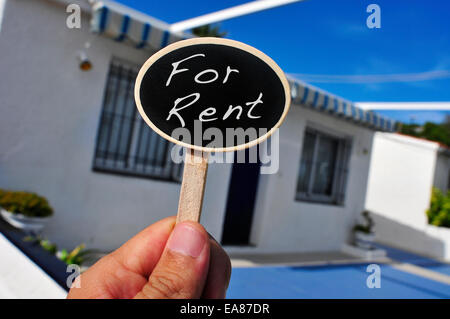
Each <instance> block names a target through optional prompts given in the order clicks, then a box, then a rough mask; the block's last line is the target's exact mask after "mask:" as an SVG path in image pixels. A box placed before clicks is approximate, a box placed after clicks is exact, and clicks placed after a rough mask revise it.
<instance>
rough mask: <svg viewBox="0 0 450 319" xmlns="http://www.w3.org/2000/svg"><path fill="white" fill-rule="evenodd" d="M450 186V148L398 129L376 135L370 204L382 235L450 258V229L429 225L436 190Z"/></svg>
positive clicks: (379, 237) (394, 242)
mask: <svg viewBox="0 0 450 319" xmlns="http://www.w3.org/2000/svg"><path fill="white" fill-rule="evenodd" d="M432 187H437V188H440V189H441V190H443V191H444V192H445V191H447V190H448V189H449V188H450V150H449V149H448V148H447V147H445V146H442V145H440V144H439V143H436V142H431V141H427V140H424V139H420V138H415V137H411V136H406V135H401V134H397V133H381V132H378V133H376V134H375V139H374V143H373V147H372V161H371V165H370V174H369V183H368V187H367V199H366V208H367V209H368V210H370V211H371V212H372V215H373V217H374V221H375V232H376V236H377V240H378V241H380V242H383V243H387V244H389V245H391V246H397V247H400V248H405V249H408V250H412V251H416V252H418V253H422V254H425V255H429V256H433V257H438V258H445V259H448V260H450V230H449V229H445V228H441V227H435V226H431V225H429V224H428V220H427V216H426V210H427V209H428V208H429V206H430V199H431V189H432Z"/></svg>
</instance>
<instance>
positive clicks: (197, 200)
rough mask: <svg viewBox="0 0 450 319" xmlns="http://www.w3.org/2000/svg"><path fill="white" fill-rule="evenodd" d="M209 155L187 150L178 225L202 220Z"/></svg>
mask: <svg viewBox="0 0 450 319" xmlns="http://www.w3.org/2000/svg"><path fill="white" fill-rule="evenodd" d="M208 155H209V153H204V152H201V151H194V150H192V149H187V150H186V157H185V162H184V172H183V181H182V183H181V191H180V201H179V202H178V214H177V223H179V222H183V221H186V220H191V221H195V222H198V221H199V220H200V215H201V213H202V204H203V194H204V193H205V182H206V173H207V171H208Z"/></svg>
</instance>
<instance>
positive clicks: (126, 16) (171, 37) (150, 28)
mask: <svg viewBox="0 0 450 319" xmlns="http://www.w3.org/2000/svg"><path fill="white" fill-rule="evenodd" d="M91 31H93V32H95V33H99V34H102V35H105V36H107V37H110V38H112V39H114V40H115V41H118V42H127V43H128V44H131V45H132V46H134V47H136V48H138V49H149V50H152V51H154V50H159V49H161V48H163V47H165V46H166V45H168V44H170V43H173V42H176V41H179V40H183V39H187V38H189V37H191V35H189V34H184V33H174V32H170V31H169V25H168V24H167V23H165V22H162V21H160V20H157V19H155V18H153V17H150V16H148V15H145V14H143V13H141V12H138V11H135V10H132V9H130V8H128V7H125V6H122V5H120V4H117V3H112V2H103V1H100V2H95V3H94V4H93V6H92V19H91Z"/></svg>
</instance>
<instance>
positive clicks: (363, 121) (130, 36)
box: [91, 1, 397, 132]
mask: <svg viewBox="0 0 450 319" xmlns="http://www.w3.org/2000/svg"><path fill="white" fill-rule="evenodd" d="M91 29H92V31H93V32H96V33H99V34H102V35H105V36H107V37H110V38H112V39H114V40H115V41H119V42H126V43H127V44H130V45H132V46H134V47H135V48H138V49H149V50H152V51H157V50H159V49H161V48H163V47H165V46H166V45H168V44H170V43H173V42H176V41H179V40H183V39H186V38H189V37H192V35H191V34H184V33H173V32H170V31H169V25H168V24H167V23H165V22H163V21H160V20H157V19H155V18H153V17H151V16H148V15H145V14H143V13H141V12H138V11H135V10H132V9H130V8H128V7H125V6H122V5H120V4H117V3H114V2H109V1H108V2H103V1H101V2H96V3H94V5H93V6H92V20H91ZM289 83H290V86H291V95H292V102H293V103H294V104H297V105H299V106H302V107H308V108H312V109H315V110H318V111H322V112H325V113H327V114H329V115H333V116H336V117H338V118H341V119H343V120H348V121H352V122H353V123H355V124H358V125H363V126H366V127H368V128H371V129H375V130H382V131H390V132H392V131H396V130H397V124H396V122H395V121H393V120H390V119H388V118H386V117H383V116H381V115H379V114H377V113H375V112H372V111H364V110H362V109H361V108H358V107H357V106H355V105H354V103H352V102H350V101H347V100H345V99H342V98H340V97H337V96H334V95H332V94H330V93H327V92H325V91H323V90H321V89H319V88H316V87H314V86H312V85H309V84H307V83H305V82H302V81H300V80H297V79H293V78H289Z"/></svg>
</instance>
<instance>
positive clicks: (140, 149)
mask: <svg viewBox="0 0 450 319" xmlns="http://www.w3.org/2000/svg"><path fill="white" fill-rule="evenodd" d="M138 72H139V67H138V66H136V65H132V64H130V63H128V62H125V61H123V60H120V59H117V58H115V59H113V60H112V61H111V64H110V68H109V73H108V78H107V83H106V89H105V93H104V98H103V108H102V113H101V118H100V124H99V127H98V133H97V142H96V147H95V155H94V162H93V169H94V170H95V171H101V172H109V173H117V174H124V175H133V176H141V177H148V178H156V179H164V180H168V181H174V182H180V181H181V176H182V169H183V165H182V164H175V163H174V162H173V161H172V159H171V155H170V154H171V150H172V145H171V143H170V142H168V141H166V140H165V139H163V138H162V137H160V136H159V135H158V134H156V133H155V132H154V131H153V130H152V129H151V128H150V127H149V126H148V125H147V124H146V123H145V122H144V120H143V119H142V118H141V116H140V114H139V112H138V111H137V109H136V105H135V102H134V82H135V80H136V76H137V74H138Z"/></svg>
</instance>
